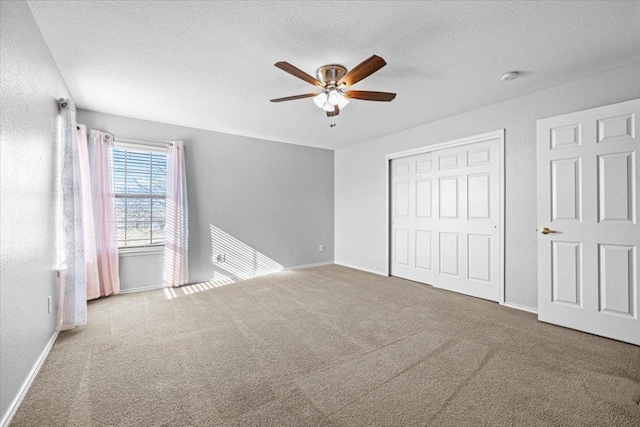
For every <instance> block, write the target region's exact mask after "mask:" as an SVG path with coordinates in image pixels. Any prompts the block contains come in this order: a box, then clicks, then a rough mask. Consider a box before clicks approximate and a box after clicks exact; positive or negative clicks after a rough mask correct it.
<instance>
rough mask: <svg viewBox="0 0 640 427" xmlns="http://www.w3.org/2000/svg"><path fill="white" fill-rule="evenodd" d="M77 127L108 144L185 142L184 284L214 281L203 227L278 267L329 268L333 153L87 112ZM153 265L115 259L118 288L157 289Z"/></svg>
mask: <svg viewBox="0 0 640 427" xmlns="http://www.w3.org/2000/svg"><path fill="white" fill-rule="evenodd" d="M77 119H78V123H83V124H85V125H87V128H88V129H99V130H103V131H107V132H111V133H113V134H114V135H115V136H116V137H126V138H135V139H151V140H164V141H166V140H172V139H180V140H182V141H184V142H185V145H186V148H185V156H186V168H187V189H188V198H189V281H190V282H196V281H206V280H209V279H211V278H212V277H214V270H216V268H215V266H214V264H213V263H212V255H213V254H212V235H211V230H210V226H211V225H213V226H215V227H217V228H218V229H220V230H222V231H223V232H225V233H227V234H229V235H231V236H233V238H235V239H237V240H238V241H240V242H242V244H244V245H247V246H248V247H250V248H252V249H254V250H256V251H258V252H259V253H261V254H263V255H264V256H266V257H268V258H270V259H271V260H273V261H275V262H276V263H278V264H280V265H282V266H283V267H292V266H298V265H306V264H315V263H320V262H330V261H333V239H334V229H333V214H334V192H333V180H334V170H333V164H334V159H333V151H330V150H321V149H317V148H310V147H303V146H298V145H291V144H284V143H279V142H272V141H266V140H260V139H254V138H247V137H241V136H235V135H229V134H224V133H218V132H211V131H206V130H200V129H192V128H187V127H181V126H174V125H169V124H163V123H156V122H150V121H145V120H137V119H131V118H126V117H120V116H114V115H109V114H103V113H97V112H93V111H83V110H80V111H79V112H78V116H77ZM285 125H286V124H283V126H285ZM320 244H323V245H324V252H319V251H318V245H320ZM161 259H162V256H161V255H151V256H122V257H121V260H120V267H121V280H122V288H123V289H131V288H140V287H147V286H154V285H157V284H159V283H158V281H159V278H160V275H159V266H161ZM227 262H228V263H230V264H233V262H234V260H233V258H231V259H230V257H229V255H227ZM217 271H221V272H222V273H224V274H226V273H225V270H224V269H222V270H217Z"/></svg>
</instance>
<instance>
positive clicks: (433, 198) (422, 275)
mask: <svg viewBox="0 0 640 427" xmlns="http://www.w3.org/2000/svg"><path fill="white" fill-rule="evenodd" d="M499 144H500V140H499V139H498V138H493V139H487V140H485V141H483V142H477V143H470V144H467V145H462V146H458V147H453V148H448V149H443V150H439V151H434V152H431V153H425V154H419V155H415V156H410V157H406V158H400V159H396V160H393V161H392V162H391V168H392V169H391V170H393V171H395V173H394V175H393V176H392V177H391V180H392V182H391V183H390V188H391V192H392V194H391V196H390V200H391V202H392V206H391V213H392V219H391V222H392V225H391V226H392V233H393V235H392V237H393V238H392V239H391V245H392V248H391V253H392V254H393V256H392V260H391V261H392V264H391V274H392V275H394V276H398V277H403V278H406V279H411V280H415V281H419V282H423V283H428V284H431V285H433V286H436V287H441V288H444V289H448V290H452V291H456V292H461V293H465V294H468V295H473V296H477V297H480V298H485V299H489V300H493V301H497V300H498V299H499V296H500V288H499V286H500V281H499V278H500V272H499V268H500V267H499V265H500V245H499V239H500V236H499V233H500V229H499V226H500V223H499V221H500V215H499V210H500V197H501V194H500V164H499V159H500V154H499V150H500V145H499ZM400 165H403V166H402V167H400ZM405 165H406V166H405ZM398 171H401V175H398V173H397V172H398ZM407 197H408V199H407ZM405 213H406V215H405ZM401 230H405V231H406V230H408V231H409V232H408V233H405V232H404V231H402V233H404V234H402V238H399V237H398V233H399V232H401ZM405 236H408V239H409V240H408V242H407V241H406V240H405ZM400 245H402V248H400V247H399V246H400ZM407 250H408V254H407V253H406V251H407Z"/></svg>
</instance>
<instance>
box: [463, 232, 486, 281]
mask: <svg viewBox="0 0 640 427" xmlns="http://www.w3.org/2000/svg"><path fill="white" fill-rule="evenodd" d="M467 239H468V244H467V263H468V264H467V272H468V278H469V279H471V280H478V281H480V282H485V283H490V282H491V252H492V250H491V236H488V235H483V234H469V235H468V237H467Z"/></svg>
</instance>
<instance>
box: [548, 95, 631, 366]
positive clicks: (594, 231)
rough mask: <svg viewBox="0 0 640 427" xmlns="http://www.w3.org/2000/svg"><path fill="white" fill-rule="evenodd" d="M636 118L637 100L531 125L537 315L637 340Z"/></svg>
mask: <svg viewBox="0 0 640 427" xmlns="http://www.w3.org/2000/svg"><path fill="white" fill-rule="evenodd" d="M638 116H640V100H638V99H636V100H634V101H628V102H623V103H620V104H614V105H608V106H606V107H600V108H594V109H591V110H586V111H581V112H577V113H572V114H567V115H563V116H558V117H552V118H548V119H544V120H539V121H538V123H537V135H538V163H537V164H538V226H539V231H540V232H539V233H538V318H539V319H540V320H542V321H544V322H550V323H555V324H558V325H562V326H567V327H570V328H574V329H579V330H582V331H585V332H590V333H593V334H597V335H603V336H606V337H609V338H614V339H618V340H621V341H626V342H630V343H633V344H637V345H640V321H639V320H638V308H639V306H640V295H638V262H639V256H640V255H639V253H638V246H639V245H640V225H638V209H640V201H639V200H638V183H637V181H638V179H637V177H638V174H639V173H640V169H639V167H638V156H639V155H640V140H639V139H638V136H637V134H636V132H637V128H638V126H639V124H640V122H639V119H638ZM543 227H546V229H543ZM639 362H640V361H639Z"/></svg>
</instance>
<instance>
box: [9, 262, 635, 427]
mask: <svg viewBox="0 0 640 427" xmlns="http://www.w3.org/2000/svg"><path fill="white" fill-rule="evenodd" d="M191 290H192V291H193V292H192V293H188V294H187V293H186V292H185V291H184V290H181V289H180V290H176V291H175V297H174V296H173V295H169V296H171V298H170V299H168V296H167V294H166V293H165V291H163V290H159V291H150V292H145V293H137V294H128V295H122V296H116V297H111V298H105V299H102V300H98V301H95V302H92V303H91V304H90V305H89V326H87V327H86V328H84V329H81V330H76V331H73V332H67V333H62V334H60V337H59V338H58V341H57V342H56V344H55V346H54V348H53V350H52V352H51V353H50V355H49V358H48V359H47V361H46V362H45V364H44V366H43V368H42V370H41V371H40V374H39V375H38V377H37V378H36V380H35V382H34V383H33V386H32V387H31V390H30V391H29V393H28V395H27V397H26V399H25V400H24V402H23V404H22V407H21V408H20V409H19V411H18V413H17V414H16V416H15V418H14V420H13V424H12V425H16V426H22V425H29V426H103V425H121V426H125V425H126V426H137V425H140V426H159V425H171V426H188V425H198V426H217V425H220V426H427V425H437V426H445V425H446V426H465V425H469V426H471V425H473V426H476V425H491V426H499V425H504V426H516V425H549V426H551V425H567V426H568V425H575V426H585V425H589V426H596V425H601V426H618V425H619V426H623V425H627V426H639V425H640V405H638V400H639V399H640V347H636V346H632V345H628V344H623V343H620V342H616V341H611V340H607V339H605V338H600V337H596V336H592V335H588V334H584V333H580V332H576V331H572V330H568V329H564V328H560V327H556V326H552V325H547V324H543V323H539V322H538V321H537V320H536V317H535V316H534V315H532V314H528V313H525V312H521V311H517V310H513V309H509V308H506V307H501V306H499V305H497V304H495V303H490V302H487V301H483V300H479V299H475V298H471V297H466V296H463V295H458V294H455V293H450V292H446V291H442V290H438V289H433V288H431V287H430V286H426V285H421V284H417V283H413V282H410V281H406V280H401V279H396V278H384V277H380V276H375V275H373V274H368V273H363V272H359V271H356V270H351V269H348V268H344V267H339V266H326V267H319V268H312V269H307V270H297V271H287V272H281V273H276V274H273V275H270V276H264V277H261V278H256V279H252V280H247V281H243V282H238V283H233V284H229V285H226V286H221V287H216V288H213V289H208V287H204V286H202V287H200V288H199V289H198V288H191ZM195 290H197V291H198V292H195Z"/></svg>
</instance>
